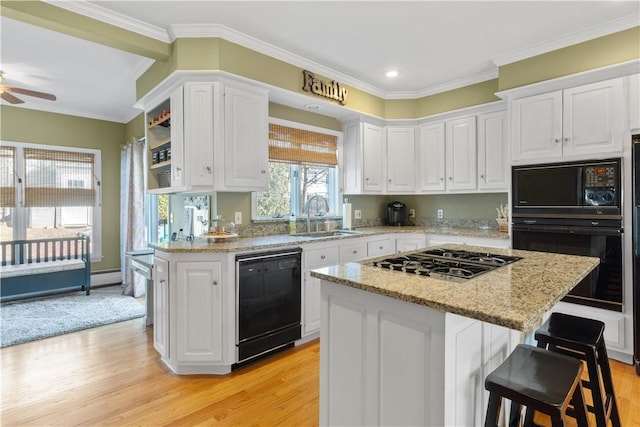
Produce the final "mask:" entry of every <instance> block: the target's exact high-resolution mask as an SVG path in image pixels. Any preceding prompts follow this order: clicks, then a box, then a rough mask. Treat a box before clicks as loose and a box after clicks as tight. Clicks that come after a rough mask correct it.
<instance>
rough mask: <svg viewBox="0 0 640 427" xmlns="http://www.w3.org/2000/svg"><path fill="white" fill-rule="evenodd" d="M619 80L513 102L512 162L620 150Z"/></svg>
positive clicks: (621, 109)
mask: <svg viewBox="0 0 640 427" xmlns="http://www.w3.org/2000/svg"><path fill="white" fill-rule="evenodd" d="M624 117H625V115H624V94H623V79H622V78H617V79H612V80H606V81H602V82H597V83H591V84H588V85H583V86H578V87H573V88H570V89H565V90H563V91H555V92H550V93H544V94H540V95H534V96H530V97H525V98H519V99H514V100H513V101H512V103H511V126H512V133H511V137H512V149H513V151H512V159H513V161H516V162H517V161H526V160H557V159H559V158H561V157H571V158H580V157H585V156H587V155H611V154H612V153H616V152H620V151H621V150H622V137H623V130H624V127H625V126H624Z"/></svg>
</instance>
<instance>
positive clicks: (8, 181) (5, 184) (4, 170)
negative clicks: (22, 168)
mask: <svg viewBox="0 0 640 427" xmlns="http://www.w3.org/2000/svg"><path fill="white" fill-rule="evenodd" d="M0 166H1V167H0V206H2V207H3V208H13V207H15V206H16V178H15V173H16V149H15V147H5V146H2V147H0Z"/></svg>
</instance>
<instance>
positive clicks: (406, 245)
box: [396, 233, 426, 253]
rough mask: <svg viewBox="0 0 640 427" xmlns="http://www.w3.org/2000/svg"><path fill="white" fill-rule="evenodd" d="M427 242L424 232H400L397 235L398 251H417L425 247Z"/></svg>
mask: <svg viewBox="0 0 640 427" xmlns="http://www.w3.org/2000/svg"><path fill="white" fill-rule="evenodd" d="M425 243H426V239H425V234H424V233H410V234H399V235H398V236H396V253H400V252H408V251H415V250H418V249H420V248H424V247H425Z"/></svg>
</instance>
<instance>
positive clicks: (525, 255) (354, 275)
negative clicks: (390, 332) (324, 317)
mask: <svg viewBox="0 0 640 427" xmlns="http://www.w3.org/2000/svg"><path fill="white" fill-rule="evenodd" d="M442 247H445V248H450V249H464V250H469V251H478V252H487V253H495V254H502V255H514V256H519V257H522V259H521V260H519V261H517V262H514V263H512V264H508V265H506V266H504V267H501V268H497V269H495V270H493V271H490V272H488V273H485V274H482V275H480V276H478V277H476V278H474V279H470V280H469V281H467V282H464V283H457V282H452V281H449V280H439V279H434V278H430V277H424V276H418V275H413V274H407V273H399V272H395V271H391V270H383V269H380V268H377V267H372V266H370V265H367V264H368V263H370V260H369V261H363V262H362V263H348V264H343V265H336V266H331V267H325V268H320V269H317V270H313V271H312V272H311V276H313V277H317V278H320V279H324V280H327V281H330V282H334V283H338V284H341V285H345V286H351V287H353V288H358V289H363V290H366V291H369V292H374V293H377V294H381V295H386V296H389V297H392V298H396V299H400V300H403V301H407V302H410V303H415V304H420V305H424V306H427V307H430V308H434V309H437V310H440V311H444V312H449V313H454V314H459V315H462V316H466V317H470V318H473V319H477V320H482V321H485V322H489V323H493V324H496V325H500V326H505V327H507V328H510V329H516V330H519V331H523V332H530V331H532V330H533V329H534V328H536V327H537V326H538V325H539V324H540V322H541V321H542V317H543V315H544V314H545V313H546V312H547V311H548V310H549V309H550V308H551V307H553V306H554V305H555V304H556V303H557V302H558V301H559V300H560V299H562V298H563V297H564V296H565V295H566V294H567V293H568V292H569V291H570V290H571V289H573V287H574V286H575V285H576V284H578V283H579V282H580V281H581V280H582V279H583V278H584V277H585V276H586V275H587V274H588V273H589V272H590V271H591V270H593V269H594V268H595V267H596V266H597V265H598V263H599V262H600V261H599V259H598V258H591V257H582V256H573V255H562V254H551V253H544V252H531V251H521V250H513V249H496V248H485V247H478V246H467V245H464V246H462V245H451V244H447V245H443V246H442Z"/></svg>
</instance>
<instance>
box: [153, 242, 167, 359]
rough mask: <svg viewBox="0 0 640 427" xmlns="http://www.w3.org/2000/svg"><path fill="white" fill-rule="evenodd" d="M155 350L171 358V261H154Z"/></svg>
mask: <svg viewBox="0 0 640 427" xmlns="http://www.w3.org/2000/svg"><path fill="white" fill-rule="evenodd" d="M153 269H154V273H153V287H154V289H153V348H155V349H156V351H157V352H158V353H160V357H161V358H163V359H167V358H169V356H170V355H169V261H167V260H165V259H162V258H159V257H158V256H157V255H156V256H155V257H154V260H153Z"/></svg>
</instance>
